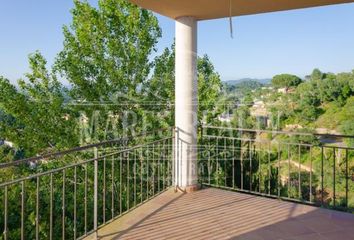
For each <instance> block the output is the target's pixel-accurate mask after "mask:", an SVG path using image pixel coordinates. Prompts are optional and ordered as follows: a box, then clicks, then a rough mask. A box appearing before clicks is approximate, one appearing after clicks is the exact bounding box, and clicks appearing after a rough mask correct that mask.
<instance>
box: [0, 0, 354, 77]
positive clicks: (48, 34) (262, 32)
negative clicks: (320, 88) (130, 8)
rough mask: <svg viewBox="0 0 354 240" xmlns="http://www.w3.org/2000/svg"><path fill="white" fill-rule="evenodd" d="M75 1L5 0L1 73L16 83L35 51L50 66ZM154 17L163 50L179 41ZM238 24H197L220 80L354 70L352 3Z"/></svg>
mask: <svg viewBox="0 0 354 240" xmlns="http://www.w3.org/2000/svg"><path fill="white" fill-rule="evenodd" d="M89 2H90V3H92V4H93V5H97V0H89ZM72 6H73V3H72V0H51V1H48V0H2V1H1V5H0V75H2V76H4V77H6V78H8V79H10V80H11V81H12V82H15V81H16V80H17V79H19V78H21V77H23V75H24V74H25V73H26V72H27V71H28V62H27V57H28V55H29V54H30V53H32V52H34V51H36V50H39V51H40V52H41V53H42V54H43V55H44V56H45V57H46V58H47V60H48V65H49V66H50V65H51V64H52V63H53V61H54V59H55V56H56V54H57V53H58V52H59V51H60V50H61V49H62V42H63V35H62V26H63V25H64V24H69V23H70V21H71V15H70V9H71V8H72ZM156 16H157V17H158V20H159V22H160V26H161V28H162V32H163V36H162V38H161V39H160V41H159V43H158V52H157V53H156V54H159V53H161V52H162V50H163V49H164V48H165V47H169V46H170V45H171V43H172V42H173V39H174V21H173V20H171V19H168V18H166V17H163V16H159V15H156ZM233 25H234V38H233V39H232V38H231V37H230V30H229V22H228V19H218V20H209V21H202V22H199V23H198V54H199V55H201V56H202V55H204V54H207V55H208V56H209V57H210V59H211V61H212V62H213V64H214V66H215V69H216V70H217V71H218V72H219V74H220V76H221V78H222V80H236V79H240V78H271V77H273V76H274V75H276V74H279V73H292V74H296V75H298V76H300V77H304V76H305V75H307V74H309V73H311V71H312V70H313V69H314V68H319V69H321V70H322V71H324V72H334V73H337V72H343V71H351V70H352V69H354V27H353V26H354V4H353V3H352V4H342V5H334V6H326V7H318V8H311V9H303V10H292V11H285V12H276V13H266V14H259V15H250V16H243V17H236V18H233Z"/></svg>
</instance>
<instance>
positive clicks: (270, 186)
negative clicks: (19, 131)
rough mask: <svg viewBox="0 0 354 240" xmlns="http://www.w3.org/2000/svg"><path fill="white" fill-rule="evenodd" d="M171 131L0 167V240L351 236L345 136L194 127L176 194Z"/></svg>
mask: <svg viewBox="0 0 354 240" xmlns="http://www.w3.org/2000/svg"><path fill="white" fill-rule="evenodd" d="M178 131H179V130H178V129H177V128H176V129H175V128H170V129H161V130H157V131H153V132H149V133H142V134H141V135H137V136H134V137H127V138H121V139H117V140H111V141H107V142H101V143H97V144H93V145H89V146H84V147H79V148H76V149H72V150H67V151H64V152H60V153H54V154H48V155H45V156H40V157H35V158H30V159H24V160H20V161H17V162H11V163H5V164H2V165H0V168H1V171H2V172H3V171H4V170H7V169H11V170H12V171H11V172H12V173H13V174H12V175H11V176H7V175H3V176H2V182H1V184H0V198H1V199H2V200H3V204H1V206H0V216H2V217H1V218H0V219H1V220H0V227H1V229H3V236H2V238H3V239H60V238H61V239H72V238H74V239H84V238H87V239H92V238H96V237H98V238H99V239H112V238H116V239H117V238H123V239H139V238H144V239H146V238H147V239H165V238H166V239H170V238H172V239H186V238H187V239H188V238H193V239H194V238H200V239H205V238H214V239H223V238H226V239H230V238H232V239H351V238H353V237H352V236H353V234H354V232H353V229H352V226H353V224H354V215H353V214H352V213H353V212H354V210H353V209H354V182H353V180H354V179H353V169H354V148H351V147H349V146H348V144H347V139H352V138H353V137H352V136H334V135H313V134H302V133H294V132H281V131H266V130H248V129H233V128H222V127H211V126H205V127H202V128H200V132H199V134H198V147H196V148H197V149H194V150H197V152H198V166H196V168H195V169H196V170H197V175H198V182H199V184H200V185H201V186H202V189H201V190H200V191H197V192H193V193H190V194H185V193H181V192H180V191H178V187H179V186H178V184H177V183H178V178H179V177H180V174H181V171H180V168H181V167H182V166H181V164H182V163H181V162H178V161H176V159H178V157H177V151H175V149H179V147H181V146H180V144H181V143H180V140H179V138H178V136H179V132H178ZM329 138H330V139H332V140H335V141H332V142H331V143H328V142H330V141H328V139H329ZM187 150H188V151H187V152H189V151H190V149H187ZM194 150H193V151H194ZM193 151H192V152H193ZM25 168H26V169H27V170H28V169H31V173H30V174H28V175H25V174H24V171H23V169H25ZM192 169H193V168H192ZM26 172H28V171H26Z"/></svg>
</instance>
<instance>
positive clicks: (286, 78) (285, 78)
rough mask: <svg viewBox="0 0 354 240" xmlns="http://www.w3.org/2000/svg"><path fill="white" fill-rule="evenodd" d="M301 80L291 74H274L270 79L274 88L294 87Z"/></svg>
mask: <svg viewBox="0 0 354 240" xmlns="http://www.w3.org/2000/svg"><path fill="white" fill-rule="evenodd" d="M301 82H302V80H301V78H299V77H297V76H295V75H291V74H280V75H276V76H274V77H273V79H272V85H273V86H274V87H275V88H287V89H288V88H290V87H296V86H298V85H299V84H300V83H301Z"/></svg>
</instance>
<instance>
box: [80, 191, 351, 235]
mask: <svg viewBox="0 0 354 240" xmlns="http://www.w3.org/2000/svg"><path fill="white" fill-rule="evenodd" d="M353 226H354V215H351V214H345V213H341V212H334V211H330V210H325V209H318V208H315V207H311V206H305V205H300V204H294V203H289V202H284V201H279V200H274V199H268V198H262V197H255V196H251V195H247V194H241V193H235V192H230V191H223V190H219V189H213V188H210V189H204V190H201V191H198V192H194V193H190V194H181V193H174V192H173V191H172V190H169V191H166V192H165V193H163V194H161V195H159V196H157V197H155V198H153V199H152V200H150V201H148V202H146V203H145V204H143V205H142V206H140V207H138V208H136V209H134V210H133V211H132V212H130V213H128V214H126V215H124V216H123V217H121V218H120V219H117V220H116V221H114V222H112V223H111V224H108V225H107V226H105V227H103V228H102V229H100V231H99V235H100V236H102V238H100V239H144V240H145V239H154V240H155V239H183V240H185V239H193V240H194V239H208V240H209V239H247V240H277V239H278V240H280V239H281V240H307V239H309V240H317V239H326V240H332V239H335V240H337V239H338V240H341V239H345V240H347V239H354V230H353ZM87 239H89V238H87ZM91 239H92V238H91Z"/></svg>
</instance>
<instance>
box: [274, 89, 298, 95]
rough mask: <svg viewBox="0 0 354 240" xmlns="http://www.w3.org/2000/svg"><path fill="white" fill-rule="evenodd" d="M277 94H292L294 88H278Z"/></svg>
mask: <svg viewBox="0 0 354 240" xmlns="http://www.w3.org/2000/svg"><path fill="white" fill-rule="evenodd" d="M277 91H278V93H284V94H288V93H293V92H294V91H295V89H294V88H278V90H277Z"/></svg>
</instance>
